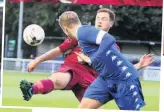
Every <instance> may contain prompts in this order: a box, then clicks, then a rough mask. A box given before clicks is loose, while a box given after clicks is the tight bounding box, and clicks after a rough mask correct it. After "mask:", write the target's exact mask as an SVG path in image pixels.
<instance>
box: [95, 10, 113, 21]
mask: <svg viewBox="0 0 164 112" xmlns="http://www.w3.org/2000/svg"><path fill="white" fill-rule="evenodd" d="M100 12H106V13H108V14H109V17H110V19H111V20H112V21H115V13H114V11H112V10H110V9H108V8H101V9H99V10H98V11H97V13H100Z"/></svg>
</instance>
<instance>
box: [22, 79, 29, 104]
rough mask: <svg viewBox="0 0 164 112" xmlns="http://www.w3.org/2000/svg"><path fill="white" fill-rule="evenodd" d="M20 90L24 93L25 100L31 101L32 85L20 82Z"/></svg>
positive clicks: (23, 81) (24, 81)
mask: <svg viewBox="0 0 164 112" xmlns="http://www.w3.org/2000/svg"><path fill="white" fill-rule="evenodd" d="M20 89H21V91H22V94H23V98H24V100H26V101H29V100H30V99H31V97H32V83H30V82H28V81H26V80H22V81H21V82H20Z"/></svg>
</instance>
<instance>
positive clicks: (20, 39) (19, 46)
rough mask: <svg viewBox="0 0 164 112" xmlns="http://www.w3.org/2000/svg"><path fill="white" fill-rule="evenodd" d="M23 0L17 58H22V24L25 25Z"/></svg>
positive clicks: (20, 12) (20, 10) (20, 11)
mask: <svg viewBox="0 0 164 112" xmlns="http://www.w3.org/2000/svg"><path fill="white" fill-rule="evenodd" d="M23 5H24V3H23V2H20V9H19V27H18V28H19V29H18V43H17V58H22V26H23Z"/></svg>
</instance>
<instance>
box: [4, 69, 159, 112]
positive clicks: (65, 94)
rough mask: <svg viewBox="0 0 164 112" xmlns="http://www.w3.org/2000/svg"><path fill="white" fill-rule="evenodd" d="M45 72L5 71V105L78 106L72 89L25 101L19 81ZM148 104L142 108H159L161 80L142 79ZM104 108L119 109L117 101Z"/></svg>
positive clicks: (33, 79) (44, 76)
mask: <svg viewBox="0 0 164 112" xmlns="http://www.w3.org/2000/svg"><path fill="white" fill-rule="evenodd" d="M47 77H48V75H45V74H39V75H38V74H28V73H20V72H4V74H3V93H2V94H3V99H2V105H3V106H30V107H56V108H77V107H78V105H79V102H78V101H77V99H76V98H75V96H74V94H73V93H72V92H71V91H53V92H51V93H49V94H48V95H35V96H33V98H32V99H31V100H30V101H28V102H27V101H24V100H23V99H22V94H21V91H20V89H19V82H20V80H22V79H26V80H28V81H32V82H34V81H36V80H38V79H41V78H47ZM141 84H142V89H143V93H144V96H145V101H146V104H147V105H146V106H145V107H144V108H142V110H149V111H150V110H151V111H158V110H159V89H160V83H159V82H152V81H141ZM103 108H104V109H118V108H117V106H116V104H115V102H114V101H112V102H109V103H107V104H106V105H104V107H103Z"/></svg>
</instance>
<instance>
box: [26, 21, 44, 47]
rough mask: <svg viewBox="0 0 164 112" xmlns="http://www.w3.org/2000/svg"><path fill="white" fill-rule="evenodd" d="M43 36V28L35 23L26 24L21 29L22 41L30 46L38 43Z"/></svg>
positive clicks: (41, 40)
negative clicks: (22, 29)
mask: <svg viewBox="0 0 164 112" xmlns="http://www.w3.org/2000/svg"><path fill="white" fill-rule="evenodd" d="M44 38H45V32H44V30H43V28H42V27H41V26H39V25H37V24H31V25H28V26H27V27H26V28H25V29H24V31H23V39H24V41H25V42H26V43H27V44H28V45H31V46H38V45H40V44H41V43H42V42H43V40H44Z"/></svg>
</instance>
